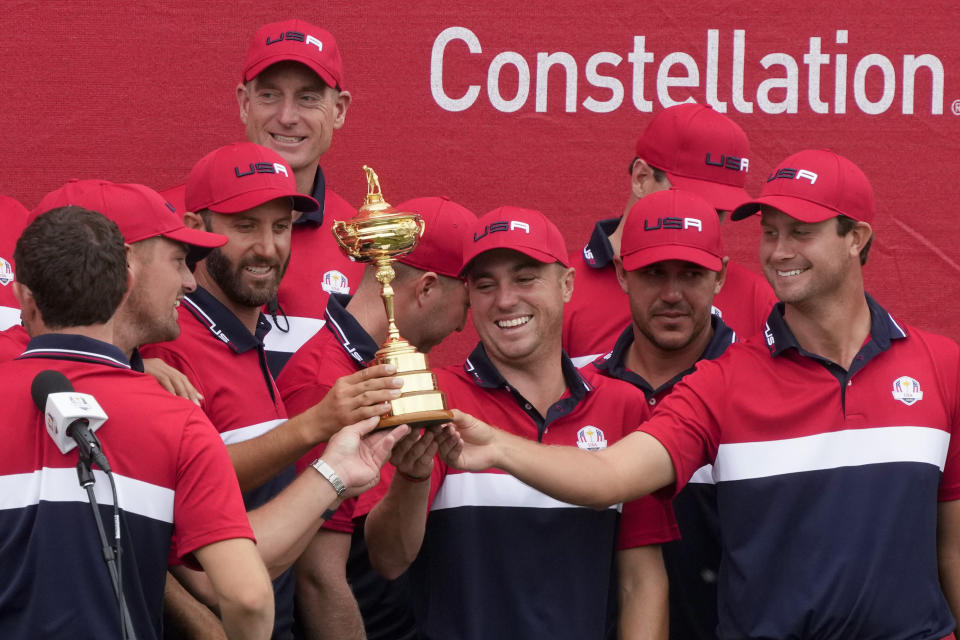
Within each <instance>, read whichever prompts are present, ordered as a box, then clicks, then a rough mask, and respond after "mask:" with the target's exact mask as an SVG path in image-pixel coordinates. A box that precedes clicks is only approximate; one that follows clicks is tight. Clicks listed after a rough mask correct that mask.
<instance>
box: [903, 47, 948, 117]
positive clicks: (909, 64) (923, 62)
mask: <svg viewBox="0 0 960 640" xmlns="http://www.w3.org/2000/svg"><path fill="white" fill-rule="evenodd" d="M920 67H926V68H927V69H929V70H930V113H931V114H933V115H935V116H939V115H942V114H943V63H942V62H940V58H938V57H937V56H933V55H930V54H929V53H927V54H924V55H922V56H903V113H904V114H905V115H912V114H913V82H914V76H915V75H916V73H917V69H919V68H920Z"/></svg>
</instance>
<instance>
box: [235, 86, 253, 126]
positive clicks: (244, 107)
mask: <svg viewBox="0 0 960 640" xmlns="http://www.w3.org/2000/svg"><path fill="white" fill-rule="evenodd" d="M237 106H239V107H240V122H242V123H243V124H247V113H249V111H250V94H249V93H247V87H246V85H244V84H243V83H240V84H238V85H237Z"/></svg>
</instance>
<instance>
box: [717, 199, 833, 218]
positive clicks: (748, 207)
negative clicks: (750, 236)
mask: <svg viewBox="0 0 960 640" xmlns="http://www.w3.org/2000/svg"><path fill="white" fill-rule="evenodd" d="M763 206H768V207H773V208H774V209H779V210H780V211H783V212H784V213H785V214H787V215H788V216H790V217H791V218H793V219H795V220H799V221H800V222H810V223H814V222H823V221H824V220H829V219H830V218H836V217H837V216H838V215H840V212H839V211H836V210H835V209H831V208H829V207H825V206H823V205H820V204H817V203H815V202H810V201H809V200H804V199H803V198H795V197H793V196H777V195H770V196H762V197H760V198H757V199H756V200H751V201H750V202H745V203H743V204H741V205H740V206H739V207H737V208H736V209H734V210H733V213H731V214H730V219H731V220H743V219H744V218H749V217H750V216H752V215H755V214H758V213H760V208H761V207H763Z"/></svg>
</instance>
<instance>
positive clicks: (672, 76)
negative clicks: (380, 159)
mask: <svg viewBox="0 0 960 640" xmlns="http://www.w3.org/2000/svg"><path fill="white" fill-rule="evenodd" d="M706 36H707V42H706V45H707V46H706V51H705V52H704V53H703V54H702V55H703V57H702V58H700V57H695V56H694V55H692V54H690V53H688V52H684V51H673V52H670V53H668V54H666V55H664V56H662V57H659V56H657V55H655V54H654V52H653V51H648V50H647V46H646V45H647V41H646V36H644V35H634V36H633V47H632V50H629V51H628V52H627V53H626V54H622V53H617V52H614V51H599V52H597V53H593V54H590V55H587V56H585V57H584V59H582V60H581V59H578V58H577V57H576V56H574V55H573V54H571V53H568V52H566V51H562V50H554V51H552V52H549V53H548V52H544V51H540V52H536V53H533V52H530V53H528V54H525V55H523V54H521V53H518V52H515V51H502V52H491V53H490V54H488V55H486V56H484V57H483V58H482V59H481V60H482V61H483V64H486V65H487V67H486V69H485V71H486V74H485V76H486V78H485V81H486V87H482V86H481V85H482V84H483V78H484V76H483V75H479V77H477V76H471V75H470V73H475V71H473V69H475V66H476V65H475V64H474V63H473V62H470V61H471V58H466V59H462V58H461V59H457V60H456V62H455V63H452V62H451V63H450V64H447V63H448V61H447V60H446V56H447V53H448V52H452V51H455V50H458V51H462V49H460V48H459V46H449V45H451V43H453V42H454V41H459V42H462V43H463V44H464V45H466V48H467V51H468V55H470V56H473V57H474V58H473V60H474V61H478V62H479V61H481V60H477V58H476V57H477V56H478V55H479V54H482V53H483V49H482V47H481V45H480V40H479V39H478V37H477V36H476V34H475V33H474V32H473V31H471V30H470V29H467V28H465V27H449V28H447V29H444V30H443V31H441V32H440V34H439V35H438V36H437V37H436V39H435V40H434V43H433V50H432V53H431V60H430V90H431V93H432V96H433V99H434V101H435V102H436V104H437V105H438V106H439V107H440V108H442V109H444V110H446V111H464V110H466V109H469V108H471V107H474V106H476V105H477V98H478V97H479V95H480V91H481V89H485V90H486V92H487V96H488V97H489V101H490V104H491V105H492V106H493V108H494V109H496V110H498V111H500V112H503V113H513V112H516V111H519V110H521V109H527V110H532V111H535V112H537V113H548V112H551V111H553V112H558V111H560V106H559V103H558V102H557V100H558V96H559V94H560V91H559V88H557V87H556V86H554V89H553V91H552V96H553V102H554V104H551V91H550V81H551V80H553V83H554V85H556V82H558V81H559V80H558V78H559V77H560V76H559V75H558V73H557V71H556V70H555V69H554V67H557V66H559V67H561V68H562V70H563V74H562V77H563V82H564V86H563V96H564V98H563V111H564V112H566V113H574V112H576V111H577V109H578V107H579V108H580V109H582V110H586V111H590V112H593V113H610V112H613V111H616V110H619V109H621V108H622V107H623V106H624V103H625V94H626V92H627V91H629V92H630V102H631V103H632V106H633V109H634V110H636V111H638V112H643V113H650V112H652V111H653V110H654V109H655V108H656V107H670V106H673V105H677V104H682V103H683V102H703V103H705V104H708V105H710V106H711V107H712V108H713V109H715V110H716V111H717V112H720V113H726V112H728V111H736V112H739V113H753V110H754V102H756V104H757V105H758V110H759V111H761V112H763V113H769V114H796V113H799V112H800V111H801V110H802V109H803V108H804V105H802V104H801V100H800V97H801V96H805V97H806V101H805V105H806V108H807V109H808V110H809V111H808V112H809V113H816V114H828V113H831V112H832V113H836V114H844V113H846V112H847V93H848V91H849V90H850V88H851V87H852V92H853V98H854V100H853V101H852V102H851V104H853V105H855V108H856V109H857V110H858V111H860V112H862V113H867V114H871V115H876V114H882V113H886V112H888V111H890V109H891V107H892V106H893V102H894V98H895V97H896V92H897V91H898V90H900V91H902V96H901V113H902V114H904V115H913V113H914V110H915V100H916V92H917V90H918V89H917V86H916V85H917V82H918V80H917V76H918V75H919V76H920V87H921V88H920V89H919V90H920V91H921V93H926V84H924V83H926V82H929V83H930V85H929V86H930V111H929V112H930V114H931V115H942V114H943V112H944V109H943V101H944V82H945V75H946V74H945V71H944V65H943V62H942V61H941V60H940V58H938V57H937V56H935V55H933V54H931V53H924V54H905V55H903V64H902V68H899V69H898V68H897V67H895V62H897V63H899V59H898V58H894V57H891V56H888V55H885V54H883V53H879V52H868V53H865V54H863V55H862V56H861V57H859V58H855V59H854V60H853V61H852V62H850V63H849V64H852V65H853V68H854V70H855V72H854V74H853V76H852V77H848V74H847V68H848V57H849V55H848V53H846V49H845V46H846V45H847V44H848V41H849V39H850V34H849V32H848V31H847V30H846V29H837V30H836V31H835V42H836V47H835V48H833V49H832V50H829V51H827V50H824V49H825V48H824V41H823V38H821V37H819V36H816V37H809V38H806V40H807V45H806V51H803V49H802V48H799V50H797V51H794V50H791V49H785V50H783V51H777V52H769V53H765V54H762V55H753V56H751V57H750V58H749V59H748V58H747V39H746V31H745V30H743V29H735V30H733V32H732V36H733V37H732V42H731V40H726V42H727V43H728V44H730V45H732V50H731V51H729V53H728V51H725V50H724V49H723V47H722V46H721V45H722V44H723V42H724V40H725V39H724V37H723V34H722V33H721V31H720V30H719V29H708V30H707V33H706ZM315 40H316V39H315V38H312V37H311V39H310V44H314V45H317V46H322V45H321V43H319V41H316V42H314V41H315ZM860 50H862V47H861V49H860ZM451 55H453V54H452V53H451ZM624 55H625V57H626V60H627V61H628V62H629V69H626V68H623V66H624V65H622V64H621V63H622V62H623V61H624ZM726 55H730V56H731V65H730V66H729V67H726V68H724V69H721V62H720V61H721V59H725V58H724V56H726ZM658 57H659V58H660V59H659V60H658V59H657V58H658ZM465 62H470V64H469V65H467V64H465ZM654 63H657V68H656V74H648V73H647V65H651V64H654ZM800 64H803V65H806V73H803V74H801V69H800ZM603 65H608V68H604V69H603V71H601V67H602V66H603ZM831 65H832V66H833V72H832V74H831V71H830V66H831ZM508 66H509V67H514V68H516V78H515V81H516V83H517V86H516V90H515V92H514V90H513V82H514V75H513V70H512V69H511V70H506V69H505V67H508ZM581 68H582V77H583V78H584V79H585V80H582V79H581ZM445 69H446V74H445V71H444V70H445ZM921 69H922V70H923V72H920V70H921ZM701 70H702V73H703V79H701ZM727 70H729V75H727ZM747 70H749V72H750V77H749V78H748V76H747V73H746V72H747ZM764 70H766V71H767V73H765V74H764ZM878 70H879V74H878V73H877V71H878ZM898 71H899V72H900V73H901V77H900V78H898V77H897V72H898ZM480 73H481V74H482V73H483V71H482V70H481V71H480ZM533 74H536V78H533V77H532V76H533ZM654 75H655V77H654ZM830 75H832V76H833V80H834V82H833V87H832V90H831V87H830V84H829V79H828V78H829V76H830ZM504 76H505V77H504ZM551 76H552V77H551ZM648 76H650V77H648ZM801 76H802V77H801ZM754 78H755V79H754ZM927 78H929V80H927ZM748 80H749V81H750V84H749V85H748ZM803 82H806V87H803V86H801V85H802V83H803ZM898 82H899V84H900V87H899V88H898V86H897V85H898ZM581 83H583V86H587V87H591V88H596V89H599V90H600V91H599V92H598V91H593V94H594V95H586V96H583V98H580V97H579V94H580V91H581ZM627 83H631V85H630V87H629V88H628V87H627ZM727 87H729V96H727V95H723V91H724V89H725V88H727ZM678 89H679V91H678ZM607 91H609V94H607V93H606V92H607ZM653 92H655V93H656V98H657V99H656V100H652V99H648V98H647V96H648V95H651V96H652V94H653ZM531 93H533V94H534V97H535V99H534V100H533V101H530V100H529V99H528V98H529V97H530V94H531ZM831 93H832V95H831ZM596 94H599V95H596ZM747 98H750V100H748V99H747ZM581 100H582V101H581ZM654 102H656V103H657V104H656V105H655V104H654ZM728 105H732V106H728ZM628 108H629V107H628ZM923 110H924V111H926V109H923Z"/></svg>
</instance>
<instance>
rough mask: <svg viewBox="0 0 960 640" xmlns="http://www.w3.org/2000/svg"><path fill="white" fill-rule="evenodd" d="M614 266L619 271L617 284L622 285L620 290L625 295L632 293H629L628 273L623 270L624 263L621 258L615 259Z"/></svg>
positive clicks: (616, 257) (615, 257)
mask: <svg viewBox="0 0 960 640" xmlns="http://www.w3.org/2000/svg"><path fill="white" fill-rule="evenodd" d="M613 266H614V267H616V269H617V282H619V283H620V289H622V290H623V292H624V293H630V292H629V291H627V271H626V269H624V268H623V261H622V260H621V259H620V256H614V257H613Z"/></svg>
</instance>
